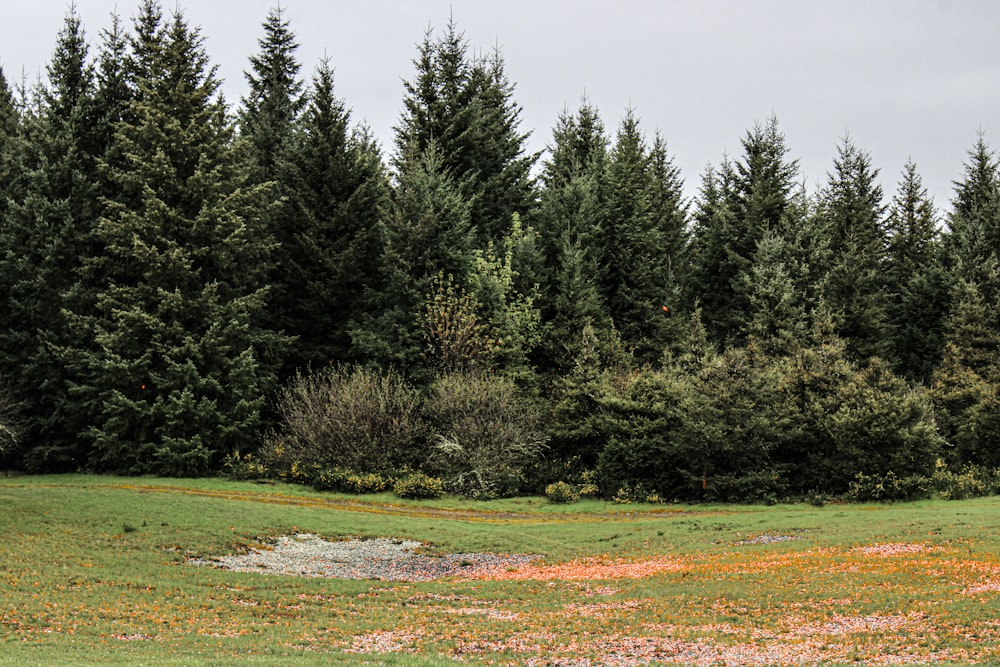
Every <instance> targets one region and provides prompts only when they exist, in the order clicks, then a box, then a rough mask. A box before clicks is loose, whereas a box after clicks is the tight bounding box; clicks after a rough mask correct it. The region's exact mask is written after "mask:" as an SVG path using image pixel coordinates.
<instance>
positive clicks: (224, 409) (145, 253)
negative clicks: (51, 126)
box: [63, 3, 279, 475]
mask: <svg viewBox="0 0 1000 667" xmlns="http://www.w3.org/2000/svg"><path fill="white" fill-rule="evenodd" d="M160 25H162V16H161V15H160V12H159V7H158V5H155V4H153V3H145V4H144V5H143V8H142V10H141V11H140V15H139V18H138V19H137V23H136V34H135V35H134V36H133V39H132V40H131V44H132V51H131V54H130V56H131V57H130V62H131V63H133V64H132V66H131V67H130V73H131V75H132V76H133V77H135V78H133V79H132V80H131V83H132V85H133V86H134V89H135V90H136V91H138V94H137V96H136V97H135V99H134V101H133V103H132V106H131V108H130V111H129V114H128V117H127V118H128V120H126V121H124V122H122V123H120V124H119V125H118V130H117V134H116V140H117V142H118V143H119V144H120V145H121V148H122V153H121V155H122V156H123V165H122V166H121V167H117V166H115V165H111V166H110V174H109V178H110V180H111V182H112V183H113V184H115V185H117V186H118V190H119V191H120V192H121V193H122V196H121V197H120V199H119V201H115V202H108V211H107V213H106V214H105V215H104V216H103V217H102V218H101V220H100V222H99V225H98V228H97V231H96V233H97V235H98V238H99V239H100V241H101V242H102V243H103V244H104V246H105V248H106V254H104V255H103V256H100V257H95V258H93V259H92V260H91V261H90V262H89V263H88V265H87V267H86V271H85V276H86V279H87V280H89V281H91V283H92V284H94V285H95V293H94V296H93V300H92V303H89V304H87V305H86V307H84V308H81V309H80V310H79V311H78V312H76V313H74V314H73V320H72V322H73V326H74V329H75V333H76V340H77V341H78V343H77V344H76V345H72V346H67V347H66V349H64V350H63V354H64V356H65V358H67V359H68V360H69V361H70V363H71V364H72V369H73V371H74V382H73V385H72V391H73V394H74V397H75V399H76V400H77V401H79V403H80V405H81V406H84V407H85V408H86V409H87V410H88V411H89V415H88V416H89V425H88V426H87V428H86V429H85V430H84V432H83V433H82V434H81V435H83V436H85V437H87V438H88V440H89V441H90V443H91V448H92V452H91V456H90V460H89V465H90V466H91V467H92V468H94V469H97V470H107V471H115V472H121V473H128V474H148V473H156V474H166V475H198V474H204V473H207V472H209V471H210V470H212V469H213V468H214V467H215V466H217V465H218V464H219V463H220V462H221V458H222V457H223V456H224V455H226V454H228V453H231V452H233V451H235V450H236V449H238V448H240V447H245V446H247V444H248V443H252V442H253V441H254V438H255V436H256V433H257V429H258V427H259V419H260V410H261V406H262V402H263V396H264V394H265V392H266V391H267V390H268V389H269V385H270V382H271V376H270V373H269V369H268V368H266V367H263V366H262V364H261V363H260V361H259V358H260V350H261V349H262V348H264V347H266V346H268V345H274V344H277V343H278V342H279V341H278V339H277V338H276V337H275V336H274V335H272V334H269V332H267V331H264V330H261V329H259V328H257V327H258V325H257V321H256V320H257V316H258V315H259V314H260V312H261V310H262V308H263V305H264V304H263V297H264V292H265V286H264V279H265V275H266V274H265V273H264V271H266V269H267V263H268V255H269V251H270V248H271V244H270V243H269V242H268V241H267V239H266V237H265V236H264V235H263V233H262V230H261V226H260V216H261V214H262V213H266V211H267V203H266V198H265V197H264V195H265V194H266V192H265V190H264V189H262V188H259V187H258V188H253V187H249V188H244V187H243V185H244V183H245V181H246V176H245V174H244V173H243V172H241V169H240V165H239V164H238V162H237V156H236V153H235V151H234V149H233V128H232V125H231V123H230V121H229V120H228V118H227V115H226V108H225V105H224V103H223V102H222V100H221V98H220V97H218V96H217V90H218V86H219V84H218V81H217V79H216V78H215V70H214V68H211V67H210V66H209V62H208V57H207V55H206V54H205V51H204V48H203V46H202V38H201V37H200V34H199V32H198V30H197V29H191V28H189V26H188V24H187V22H186V21H185V19H184V17H183V15H182V14H180V13H176V14H174V15H173V17H172V18H171V20H170V21H169V23H167V24H166V25H164V26H163V28H162V29H161V28H160V27H159V26H160ZM136 63H139V64H141V66H136Z"/></svg>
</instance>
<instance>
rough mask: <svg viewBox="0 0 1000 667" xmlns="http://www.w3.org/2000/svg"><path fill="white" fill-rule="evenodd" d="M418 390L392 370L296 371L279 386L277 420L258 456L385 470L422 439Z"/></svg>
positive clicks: (286, 464)
mask: <svg viewBox="0 0 1000 667" xmlns="http://www.w3.org/2000/svg"><path fill="white" fill-rule="evenodd" d="M419 406H420V401H419V396H418V394H417V393H416V392H415V391H414V390H413V389H412V388H410V387H409V386H408V385H407V384H406V382H405V381H404V380H403V378H402V377H401V376H399V375H398V374H396V373H393V372H385V371H373V370H368V369H364V368H347V367H338V368H332V369H329V370H324V371H321V372H318V373H314V374H311V375H299V376H297V377H296V378H295V379H294V380H292V382H291V383H290V385H289V386H288V387H287V388H286V389H285V390H284V391H283V392H282V394H281V397H280V400H279V405H278V408H279V413H280V418H281V419H280V425H279V428H278V430H277V432H275V433H273V434H271V436H270V437H269V438H268V439H267V442H266V444H265V446H264V449H263V450H262V452H261V457H262V458H263V459H264V461H265V462H266V463H267V464H268V465H269V466H271V467H273V468H275V469H279V470H288V469H290V468H291V466H292V464H293V463H294V462H297V463H298V464H299V465H300V466H317V467H319V468H342V469H344V470H350V471H352V472H355V473H361V474H363V473H383V472H386V471H389V470H394V469H400V468H403V467H405V466H407V465H408V464H409V463H411V462H412V459H413V456H414V452H415V450H416V448H415V446H414V445H415V443H416V442H419V441H420V440H421V439H423V427H422V422H421V420H420V412H419Z"/></svg>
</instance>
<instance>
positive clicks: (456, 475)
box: [424, 372, 545, 498]
mask: <svg viewBox="0 0 1000 667" xmlns="http://www.w3.org/2000/svg"><path fill="white" fill-rule="evenodd" d="M424 414H425V415H426V418H427V421H428V423H429V424H430V425H431V428H432V429H433V442H434V446H433V450H432V455H431V457H430V459H429V460H428V461H427V468H428V469H429V470H430V471H433V472H435V473H437V474H440V476H441V477H442V479H443V480H444V484H445V488H446V489H447V490H448V491H452V492H454V493H460V494H463V495H466V496H470V497H484V498H495V497H500V496H509V495H513V494H515V493H517V492H518V491H520V490H521V489H522V487H523V486H524V483H525V471H526V469H527V468H528V466H530V465H532V464H533V463H534V462H535V461H536V460H537V458H538V457H539V455H540V454H541V452H542V451H543V450H544V448H545V438H544V437H543V435H542V432H541V417H540V413H539V411H538V409H537V407H536V406H535V404H534V403H532V402H531V401H530V400H528V399H527V398H526V397H525V396H524V395H523V394H522V393H521V391H520V390H519V389H518V387H517V385H516V384H515V383H514V381H513V380H511V379H509V378H505V377H502V376H497V375H492V374H487V373H476V372H467V373H454V374H451V375H446V376H444V377H441V378H439V379H437V380H436V381H435V382H434V383H433V384H432V385H431V386H430V388H429V389H428V394H427V397H426V399H425V402H424Z"/></svg>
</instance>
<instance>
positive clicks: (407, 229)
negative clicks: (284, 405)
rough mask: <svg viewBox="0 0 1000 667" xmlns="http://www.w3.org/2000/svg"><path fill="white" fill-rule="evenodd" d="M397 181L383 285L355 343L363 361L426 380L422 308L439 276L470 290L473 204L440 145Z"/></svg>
mask: <svg viewBox="0 0 1000 667" xmlns="http://www.w3.org/2000/svg"><path fill="white" fill-rule="evenodd" d="M398 178H399V182H398V183H397V184H396V187H395V189H394V190H393V197H392V203H391V208H390V211H389V214H388V218H387V220H386V221H385V223H384V226H383V231H384V243H385V245H384V251H383V254H382V257H381V258H380V259H379V264H378V266H379V271H380V272H381V274H382V279H383V283H382V284H383V285H384V286H383V287H382V289H381V290H379V291H372V292H370V293H369V294H368V297H369V300H368V303H367V304H366V308H365V312H364V313H363V315H362V316H361V317H360V318H359V320H358V322H357V323H355V325H354V326H353V327H352V329H351V337H352V340H353V342H354V345H355V346H356V348H357V351H358V353H359V354H361V355H362V357H363V358H366V359H369V360H372V361H376V362H378V363H380V364H381V365H383V366H392V365H394V366H396V367H398V368H400V369H402V370H403V371H404V372H406V373H416V374H418V375H419V374H420V373H421V372H423V373H424V377H425V378H426V364H425V363H424V362H423V359H422V354H423V352H424V336H423V331H422V328H421V318H422V311H423V309H424V305H425V303H426V300H427V298H428V296H429V295H431V294H433V293H434V281H435V280H436V279H437V276H439V275H444V276H452V278H453V279H454V281H455V282H456V284H457V285H459V286H463V287H464V286H465V285H467V283H468V277H469V275H470V273H471V271H472V270H473V266H474V255H473V249H474V239H475V236H474V233H473V230H472V227H471V225H470V218H469V202H468V201H467V200H466V199H465V198H464V197H463V195H462V193H461V191H460V190H459V188H458V187H457V186H456V185H455V182H454V181H453V180H452V179H451V177H450V176H449V175H448V173H447V172H446V171H445V170H444V165H443V156H442V155H441V153H440V151H439V150H438V148H437V146H436V144H433V143H432V144H431V145H430V147H429V148H428V149H427V150H426V151H425V152H424V153H421V154H416V155H412V156H411V162H408V163H407V164H406V166H405V168H404V169H403V170H402V171H401V172H400V174H399V177H398Z"/></svg>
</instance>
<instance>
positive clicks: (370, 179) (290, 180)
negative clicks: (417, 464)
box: [272, 61, 388, 377]
mask: <svg viewBox="0 0 1000 667" xmlns="http://www.w3.org/2000/svg"><path fill="white" fill-rule="evenodd" d="M349 122H350V113H349V112H348V111H347V110H346V109H345V108H344V104H343V102H342V101H340V100H338V99H337V98H336V97H335V95H334V90H333V70H332V69H331V68H330V66H329V63H328V62H326V61H323V62H322V63H320V65H319V67H318V68H317V70H316V74H315V76H314V78H313V82H312V87H311V89H310V94H309V102H308V105H307V107H306V109H305V112H304V113H303V116H302V118H301V121H300V127H299V130H298V131H297V132H296V134H295V137H294V141H293V143H292V145H291V146H290V147H289V148H288V150H287V152H286V154H285V157H284V158H283V159H282V161H281V163H280V164H279V165H278V171H279V173H281V174H282V180H283V181H284V182H285V189H286V192H287V204H286V206H285V207H284V214H283V218H284V221H283V224H282V227H281V241H282V243H281V247H280V248H279V249H278V253H277V257H278V261H277V262H276V265H277V267H278V270H277V271H276V272H275V274H274V275H275V279H276V284H274V285H273V287H272V289H273V291H274V296H273V301H274V304H275V305H274V308H273V312H275V313H277V314H278V318H277V320H276V328H278V329H280V330H283V331H284V332H285V333H287V334H289V335H293V336H295V337H296V342H295V343H293V344H292V345H291V346H290V348H289V350H288V351H287V354H286V359H285V364H284V370H283V372H282V375H283V376H284V377H288V376H290V375H291V374H292V373H293V372H294V371H295V369H300V370H305V369H307V368H309V367H310V366H312V367H316V368H318V367H320V366H324V365H327V364H331V363H337V362H345V361H354V360H359V359H358V358H357V356H356V355H355V353H354V352H353V351H352V350H351V338H350V334H349V328H350V326H351V325H352V323H353V322H355V321H356V320H358V319H359V318H360V317H361V316H362V310H363V309H364V308H365V301H364V298H365V293H366V290H369V289H377V288H378V287H379V285H380V284H381V276H380V274H379V265H378V262H379V259H380V254H381V250H382V249H381V245H380V244H381V240H382V239H381V236H380V234H379V220H380V218H381V217H382V216H383V215H384V214H385V211H386V209H387V205H388V201H387V198H388V181H387V178H386V175H385V170H384V168H383V165H382V160H381V156H380V155H379V152H378V149H377V147H376V146H375V144H374V142H373V141H372V140H371V139H370V137H369V136H368V135H367V134H366V132H365V131H364V130H357V131H354V132H351V131H350V129H349Z"/></svg>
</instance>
